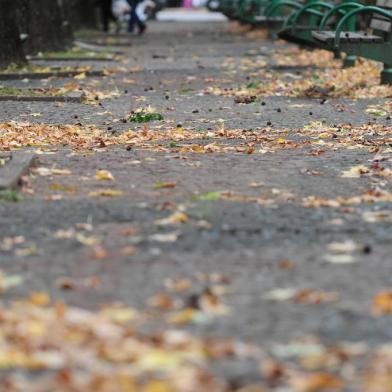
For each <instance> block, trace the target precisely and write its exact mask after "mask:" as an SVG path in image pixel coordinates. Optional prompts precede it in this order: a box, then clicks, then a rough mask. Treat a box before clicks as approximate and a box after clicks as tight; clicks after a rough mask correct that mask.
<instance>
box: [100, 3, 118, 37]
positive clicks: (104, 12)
mask: <svg viewBox="0 0 392 392" xmlns="http://www.w3.org/2000/svg"><path fill="white" fill-rule="evenodd" d="M95 4H96V5H97V6H98V7H100V8H101V21H102V28H103V31H105V32H108V31H109V24H110V21H113V22H116V18H115V17H114V15H113V13H112V0H96V1H95Z"/></svg>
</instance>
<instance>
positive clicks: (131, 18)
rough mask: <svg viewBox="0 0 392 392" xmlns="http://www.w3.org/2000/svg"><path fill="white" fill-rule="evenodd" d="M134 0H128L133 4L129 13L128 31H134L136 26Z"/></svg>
mask: <svg viewBox="0 0 392 392" xmlns="http://www.w3.org/2000/svg"><path fill="white" fill-rule="evenodd" d="M133 3H134V0H128V4H129V5H130V6H131V12H130V14H129V22H128V32H129V33H133V29H134V27H135V16H134V15H135V12H136V11H135V7H134V5H133Z"/></svg>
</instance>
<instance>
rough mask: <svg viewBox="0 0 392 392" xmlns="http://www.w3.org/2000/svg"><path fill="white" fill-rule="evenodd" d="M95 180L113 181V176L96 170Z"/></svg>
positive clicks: (108, 172) (106, 171) (104, 171)
mask: <svg viewBox="0 0 392 392" xmlns="http://www.w3.org/2000/svg"><path fill="white" fill-rule="evenodd" d="M95 178H96V179H97V180H99V181H114V177H113V174H112V173H110V171H108V170H98V171H97V172H96V173H95Z"/></svg>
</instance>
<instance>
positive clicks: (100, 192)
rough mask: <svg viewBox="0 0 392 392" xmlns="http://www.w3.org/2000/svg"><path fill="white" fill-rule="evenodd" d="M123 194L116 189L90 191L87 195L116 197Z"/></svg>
mask: <svg viewBox="0 0 392 392" xmlns="http://www.w3.org/2000/svg"><path fill="white" fill-rule="evenodd" d="M123 194H124V192H123V191H119V190H116V189H100V190H98V191H92V192H90V193H89V194H88V196H89V197H100V196H102V197H118V196H122V195H123Z"/></svg>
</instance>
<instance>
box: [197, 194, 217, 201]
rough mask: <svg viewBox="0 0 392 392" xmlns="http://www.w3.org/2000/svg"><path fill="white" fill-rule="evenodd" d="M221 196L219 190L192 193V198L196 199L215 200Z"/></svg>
mask: <svg viewBox="0 0 392 392" xmlns="http://www.w3.org/2000/svg"><path fill="white" fill-rule="evenodd" d="M220 197H221V194H220V192H207V193H203V194H202V195H194V196H193V197H192V200H197V201H217V200H219V199H220Z"/></svg>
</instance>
